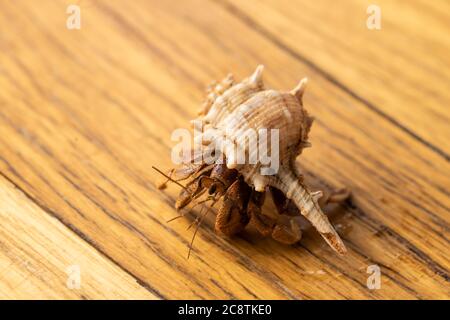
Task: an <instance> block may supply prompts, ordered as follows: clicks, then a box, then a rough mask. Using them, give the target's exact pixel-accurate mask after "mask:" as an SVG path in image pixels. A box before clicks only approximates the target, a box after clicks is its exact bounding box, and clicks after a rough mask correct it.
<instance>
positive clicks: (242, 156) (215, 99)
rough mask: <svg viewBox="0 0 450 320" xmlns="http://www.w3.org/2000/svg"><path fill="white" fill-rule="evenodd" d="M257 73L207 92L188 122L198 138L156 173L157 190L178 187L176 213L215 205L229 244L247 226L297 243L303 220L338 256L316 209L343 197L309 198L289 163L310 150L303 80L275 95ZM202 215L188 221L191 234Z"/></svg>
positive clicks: (335, 240)
mask: <svg viewBox="0 0 450 320" xmlns="http://www.w3.org/2000/svg"><path fill="white" fill-rule="evenodd" d="M262 72H263V66H258V67H257V69H256V71H255V72H254V73H253V74H252V75H251V76H250V77H248V78H246V79H244V80H243V81H241V82H239V83H235V82H234V80H233V76H232V75H228V76H227V77H226V78H225V79H224V80H223V81H221V82H220V83H214V84H212V85H211V86H210V87H209V88H208V95H207V99H206V101H205V102H204V104H203V106H202V108H201V110H200V112H199V117H198V118H197V119H195V120H194V121H192V124H193V127H194V130H195V131H196V132H197V136H196V137H195V138H194V141H193V142H194V143H193V147H189V148H187V149H189V150H188V152H185V153H184V154H183V155H182V159H181V161H179V163H180V166H179V167H178V168H177V169H172V170H170V171H169V173H168V174H164V173H162V172H161V171H160V170H159V169H156V168H155V169H156V170H158V171H159V172H160V173H162V174H163V175H165V176H166V178H167V181H166V182H165V183H163V184H162V185H161V188H163V187H165V184H166V183H167V182H168V181H172V182H175V183H177V184H178V185H180V186H181V187H182V190H181V192H180V195H179V197H178V199H177V200H176V204H175V207H176V209H177V210H181V209H183V208H185V207H186V206H187V205H188V204H190V203H191V202H195V203H196V204H200V203H205V202H207V201H211V204H212V205H211V206H214V205H215V204H216V203H217V201H218V200H219V199H220V200H222V201H221V205H220V207H219V208H218V211H217V216H216V219H215V230H216V232H218V233H220V234H223V235H226V236H232V235H234V234H236V233H238V232H240V231H242V230H243V229H244V228H245V227H246V226H247V225H248V224H251V225H253V226H254V227H255V229H256V230H257V231H258V232H260V233H261V234H262V235H264V236H271V237H272V238H273V239H275V240H277V241H279V242H282V243H285V244H293V243H296V242H298V241H299V240H300V238H301V236H302V231H301V228H300V225H299V223H298V219H296V218H297V217H298V216H303V217H304V218H306V219H307V220H308V221H309V222H310V223H311V224H312V225H313V226H314V227H315V228H316V230H317V231H318V232H319V233H320V234H321V235H322V237H323V238H324V239H325V241H326V242H327V243H328V244H329V245H330V246H331V247H332V248H333V249H334V250H335V251H336V252H338V253H339V254H343V253H345V252H346V248H345V245H344V243H343V242H342V240H341V238H340V237H339V235H338V233H337V232H336V230H335V229H334V228H333V226H332V225H331V223H330V222H329V220H328V218H327V216H326V215H325V214H324V213H323V212H322V210H321V207H320V206H321V205H324V204H326V203H328V202H339V201H342V200H345V199H346V198H347V197H348V196H349V192H348V190H347V189H342V190H339V191H337V192H335V193H331V194H328V195H327V196H324V194H323V193H322V191H315V192H312V191H311V190H310V189H309V188H308V187H307V186H306V185H305V184H304V181H303V177H302V175H301V173H300V171H299V169H298V168H297V166H296V163H295V160H296V158H297V156H298V155H300V154H301V152H302V150H303V149H304V148H306V147H309V146H310V143H309V142H308V133H309V131H310V128H311V125H312V122H313V118H312V117H311V116H309V114H308V113H307V111H306V110H305V108H304V107H303V101H302V97H303V94H304V91H305V86H306V83H307V79H306V78H305V79H303V80H301V81H300V83H299V84H298V85H297V86H296V87H295V88H294V89H293V90H291V91H288V92H280V91H276V90H271V89H266V88H265V87H264V84H263V80H262ZM269 133H270V137H268V135H269ZM269 151H270V152H269ZM268 153H270V157H268ZM268 159H269V160H272V161H268ZM181 182H184V185H183V184H181ZM266 193H270V195H271V196H272V198H273V203H274V204H275V207H276V208H277V211H278V215H277V217H275V218H274V217H273V216H270V215H267V214H265V213H263V212H262V205H263V204H264V201H265V197H266ZM208 212H209V210H208V211H207V212H206V213H205V214H203V215H199V216H198V217H197V219H196V220H195V221H194V223H197V229H198V226H199V225H200V224H201V221H202V220H203V219H204V217H205V216H206V214H207V213H208ZM180 216H182V215H180ZM197 229H196V231H197ZM196 231H195V233H196ZM195 233H194V236H193V238H194V237H195ZM191 245H192V243H191Z"/></svg>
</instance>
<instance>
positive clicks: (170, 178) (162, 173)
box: [152, 166, 187, 190]
mask: <svg viewBox="0 0 450 320" xmlns="http://www.w3.org/2000/svg"><path fill="white" fill-rule="evenodd" d="M152 168H153V169H154V170H155V171H157V172H158V173H160V174H161V175H163V176H164V177H166V178H167V181H172V182H173V183H175V184H176V185H178V186H180V187H181V188H183V189H184V190H187V189H186V187H185V186H183V185H182V184H181V183H179V182H178V181H176V180H174V179H172V177H170V176H168V175H167V174H165V173H164V172H162V171H161V170H159V169H158V168H156V167H155V166H152Z"/></svg>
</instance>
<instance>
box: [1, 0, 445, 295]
mask: <svg viewBox="0 0 450 320" xmlns="http://www.w3.org/2000/svg"><path fill="white" fill-rule="evenodd" d="M61 12H65V3H63V2H54V1H42V3H40V6H39V8H36V7H33V6H30V5H28V4H27V3H26V2H21V1H19V4H18V6H12V4H9V3H3V4H2V10H0V15H3V16H4V17H8V18H9V19H8V21H9V23H8V28H9V29H10V30H12V31H14V32H10V33H8V34H6V35H4V38H3V40H2V44H3V46H4V47H5V48H6V50H4V51H2V52H1V53H0V55H1V57H2V61H3V65H2V71H1V74H0V87H1V88H2V90H0V106H1V107H0V123H1V126H0V146H1V150H2V153H1V155H0V157H1V158H0V170H1V171H2V172H3V173H4V174H5V175H6V176H8V178H10V179H11V180H13V181H14V183H16V184H17V185H18V186H20V188H21V189H23V190H24V191H25V192H26V193H27V194H28V195H29V197H31V198H33V199H35V200H36V201H37V202H39V203H40V204H41V205H42V206H44V207H46V208H48V209H49V210H50V211H54V212H57V215H58V217H59V218H60V219H61V221H63V222H64V223H65V224H67V225H71V226H73V227H74V228H76V230H78V232H79V233H80V234H83V235H84V236H85V237H86V239H88V240H89V242H90V243H91V244H92V245H94V246H95V247H97V248H98V249H99V250H101V251H102V252H105V254H107V255H108V256H110V257H111V258H112V259H113V260H114V261H116V262H118V263H120V265H121V266H122V267H123V268H124V269H126V270H129V271H130V272H131V273H132V274H133V275H135V276H136V277H137V278H138V279H139V280H140V281H141V283H143V284H145V285H146V286H147V287H149V288H154V290H155V291H157V292H159V294H160V296H161V297H164V298H328V299H332V298H341V299H342V298H430V297H434V298H446V297H448V296H449V292H448V289H447V282H448V266H449V260H448V255H447V252H448V223H449V215H448V207H449V198H448V192H447V187H448V186H449V185H450V181H449V177H448V175H447V174H446V173H447V172H448V170H449V165H448V163H447V162H446V161H445V160H444V159H442V157H441V156H439V155H437V154H436V153H435V152H432V151H431V150H430V149H429V148H427V147H426V146H424V145H423V144H420V143H418V142H417V140H415V139H414V138H412V137H411V136H409V135H407V134H405V132H404V131H402V130H400V129H399V128H397V127H396V126H394V125H392V123H390V122H389V121H386V120H385V119H383V118H381V117H379V116H378V115H377V114H374V113H373V112H370V110H367V108H366V107H365V106H363V105H362V103H361V102H360V101H358V100H357V99H355V98H354V97H352V96H350V95H348V94H347V93H346V92H343V91H342V90H341V89H340V88H339V87H336V86H335V85H334V84H333V83H330V82H329V81H328V80H327V79H326V78H324V77H323V75H321V74H320V73H318V72H317V71H316V70H315V69H314V68H311V67H309V66H308V65H307V64H304V63H301V62H299V61H298V60H295V59H293V58H292V57H291V56H290V55H289V54H287V53H286V52H285V51H284V50H280V49H279V48H277V47H276V46H274V45H273V44H272V43H271V42H270V41H269V40H267V39H266V38H265V37H263V36H261V35H259V34H258V33H257V32H255V30H253V29H251V28H249V27H248V26H246V24H245V23H243V22H242V21H241V20H240V19H239V18H237V17H236V16H234V15H233V14H230V12H228V11H227V10H225V9H224V8H223V7H222V6H221V5H220V4H219V5H218V4H215V3H210V2H205V1H189V2H182V3H180V2H176V3H175V2H167V3H166V2H164V3H160V2H156V1H155V2H146V1H133V2H131V3H130V2H124V1H117V2H109V1H108V2H107V1H98V2H95V3H92V4H91V3H89V5H86V7H83V6H82V12H83V13H82V14H83V26H82V29H81V30H80V31H68V30H66V29H65V28H63V27H61V26H64V23H65V16H64V15H60V14H59V13H61ZM204 12H208V14H207V15H205V14H204ZM6 20H7V19H0V27H2V28H4V27H6V26H5V25H2V23H3V22H2V21H6ZM30 21H32V22H30ZM162 26H170V28H169V27H162ZM236 33H238V34H239V35H240V36H239V37H236V36H235V35H236ZM15 35H20V38H17V37H16V36H15ZM258 63H264V64H265V65H266V67H267V73H266V75H265V79H266V83H267V84H268V86H270V87H275V88H283V89H286V88H291V87H293V86H294V85H295V84H296V82H297V81H298V80H299V78H301V77H303V76H305V75H306V76H308V77H309V78H310V80H311V81H310V83H311V86H310V87H309V89H308V92H307V95H306V97H305V99H306V100H305V104H306V106H307V108H308V110H310V111H311V113H312V114H313V115H314V116H316V117H317V119H318V121H317V122H316V124H315V125H314V128H313V131H312V142H313V146H314V147H313V148H312V149H311V150H308V151H307V152H305V154H304V156H303V155H302V159H301V164H302V167H303V168H305V170H306V171H308V172H311V173H312V174H313V175H314V176H315V178H313V180H315V181H316V182H318V183H321V182H322V183H323V182H326V183H329V184H332V185H342V184H346V185H349V186H350V187H351V188H352V189H353V192H354V200H353V202H354V205H353V206H352V207H348V208H346V211H345V214H342V213H341V214H338V215H336V216H335V217H334V219H333V222H334V223H335V224H337V225H338V226H340V227H339V228H338V229H339V230H340V232H341V233H342V234H343V235H344V239H345V241H346V243H347V245H348V246H349V249H350V252H349V253H348V255H347V256H345V257H338V256H336V255H334V254H333V253H332V252H331V251H330V250H329V249H328V248H327V247H326V245H324V243H323V242H322V241H321V239H319V237H318V236H317V235H316V234H315V233H314V231H313V230H311V231H308V232H306V235H305V239H304V241H303V242H302V244H301V245H300V246H294V247H286V246H282V245H279V244H277V243H274V242H273V241H271V240H270V239H259V238H257V237H255V236H253V235H243V236H242V237H238V238H236V239H232V240H227V239H222V238H218V237H217V236H216V235H215V234H214V233H213V232H212V231H211V227H210V224H209V225H207V226H205V227H204V228H202V230H201V231H200V232H199V234H198V236H197V239H196V243H195V249H194V252H193V257H192V259H190V260H186V259H185V257H186V253H187V246H188V242H189V241H190V239H191V236H192V233H191V232H187V231H186V230H185V229H186V227H187V226H188V225H189V223H190V221H189V220H179V221H177V222H176V223H175V222H174V223H172V224H166V223H165V220H167V219H169V218H171V217H173V216H174V215H175V214H176V213H175V211H174V209H173V203H174V197H175V196H176V189H175V188H174V187H171V188H169V189H168V190H167V191H166V192H165V193H161V192H159V191H158V190H156V188H155V184H156V183H157V182H158V181H159V177H158V176H157V175H156V174H154V173H153V172H151V171H150V167H151V165H157V166H159V167H162V168H168V167H170V166H171V163H170V147H171V146H172V143H171V142H170V133H171V132H172V131H173V129H175V128H178V127H185V126H186V125H187V121H188V120H189V119H191V118H193V117H194V114H195V111H196V109H197V107H198V105H199V101H201V99H202V98H203V95H204V93H203V86H204V85H205V84H206V83H208V82H209V81H210V80H211V79H214V78H219V77H222V76H223V75H225V74H226V73H227V72H229V71H233V72H235V73H236V76H237V78H242V77H244V76H247V75H248V74H249V73H250V72H251V71H252V70H253V69H254V67H255V66H256V64H258ZM339 106H340V107H339ZM330 159H331V160H332V161H330ZM371 264H378V265H379V266H380V267H381V269H382V274H383V277H382V289H380V290H369V289H368V288H367V287H366V285H365V284H366V280H367V276H368V275H367V273H366V268H367V266H368V265H371Z"/></svg>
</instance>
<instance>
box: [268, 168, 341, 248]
mask: <svg viewBox="0 0 450 320" xmlns="http://www.w3.org/2000/svg"><path fill="white" fill-rule="evenodd" d="M277 176H278V179H277V180H276V182H275V183H274V185H273V186H274V187H276V188H278V189H280V190H281V191H282V192H283V193H284V194H285V195H286V197H287V198H288V199H291V200H292V201H293V202H294V203H295V205H296V206H297V208H298V209H299V210H300V213H301V214H302V215H303V216H304V217H305V218H306V219H307V220H308V221H309V222H311V224H312V225H313V226H314V228H316V230H317V231H318V232H319V233H320V235H321V236H322V237H323V238H324V239H325V241H326V242H327V243H328V244H329V245H330V246H331V248H333V250H335V251H336V252H337V253H339V254H341V255H342V254H345V253H346V252H347V249H346V247H345V245H344V242H343V241H342V240H341V238H340V237H339V234H338V233H337V232H336V230H334V227H333V225H332V224H331V223H330V221H329V220H328V218H327V216H326V215H325V214H324V213H323V212H322V210H321V209H320V206H319V203H318V200H319V199H320V198H321V197H322V195H323V194H322V192H321V191H316V192H311V191H310V190H308V188H307V187H306V186H304V185H303V184H302V182H301V180H300V179H299V177H297V176H296V174H295V171H294V170H289V169H287V168H280V171H279V172H278V174H277Z"/></svg>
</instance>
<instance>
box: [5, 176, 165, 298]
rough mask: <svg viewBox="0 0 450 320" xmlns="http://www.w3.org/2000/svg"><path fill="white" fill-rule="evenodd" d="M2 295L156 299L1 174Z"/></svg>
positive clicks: (6, 296)
mask: <svg viewBox="0 0 450 320" xmlns="http://www.w3.org/2000/svg"><path fill="white" fill-rule="evenodd" d="M0 219H1V221H2V223H1V225H0V248H1V250H0V299H33V298H40V299H155V298H157V296H156V295H154V294H152V293H151V292H149V291H147V290H146V289H145V288H143V287H142V286H141V285H140V284H138V283H137V281H136V279H134V278H133V276H131V275H129V274H128V273H127V272H126V271H124V270H121V269H120V268H119V267H118V266H117V265H116V264H114V263H113V262H112V261H111V260H110V259H108V258H107V257H105V256H103V255H101V254H100V253H99V252H98V251H97V250H95V249H94V248H92V247H91V246H90V245H89V244H88V243H86V242H85V241H84V240H83V239H82V238H80V237H79V235H77V234H74V233H73V232H72V231H70V230H69V229H68V228H67V227H66V226H64V224H62V223H61V222H60V221H58V220H57V218H55V217H53V216H51V215H49V214H48V212H45V211H43V210H42V209H41V208H39V206H38V205H36V204H35V203H34V202H33V201H31V200H30V199H29V198H27V197H26V196H25V195H24V194H23V193H22V192H21V191H20V190H18V189H17V188H15V187H14V185H12V184H11V183H10V182H9V181H7V180H6V179H5V178H3V177H0Z"/></svg>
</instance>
